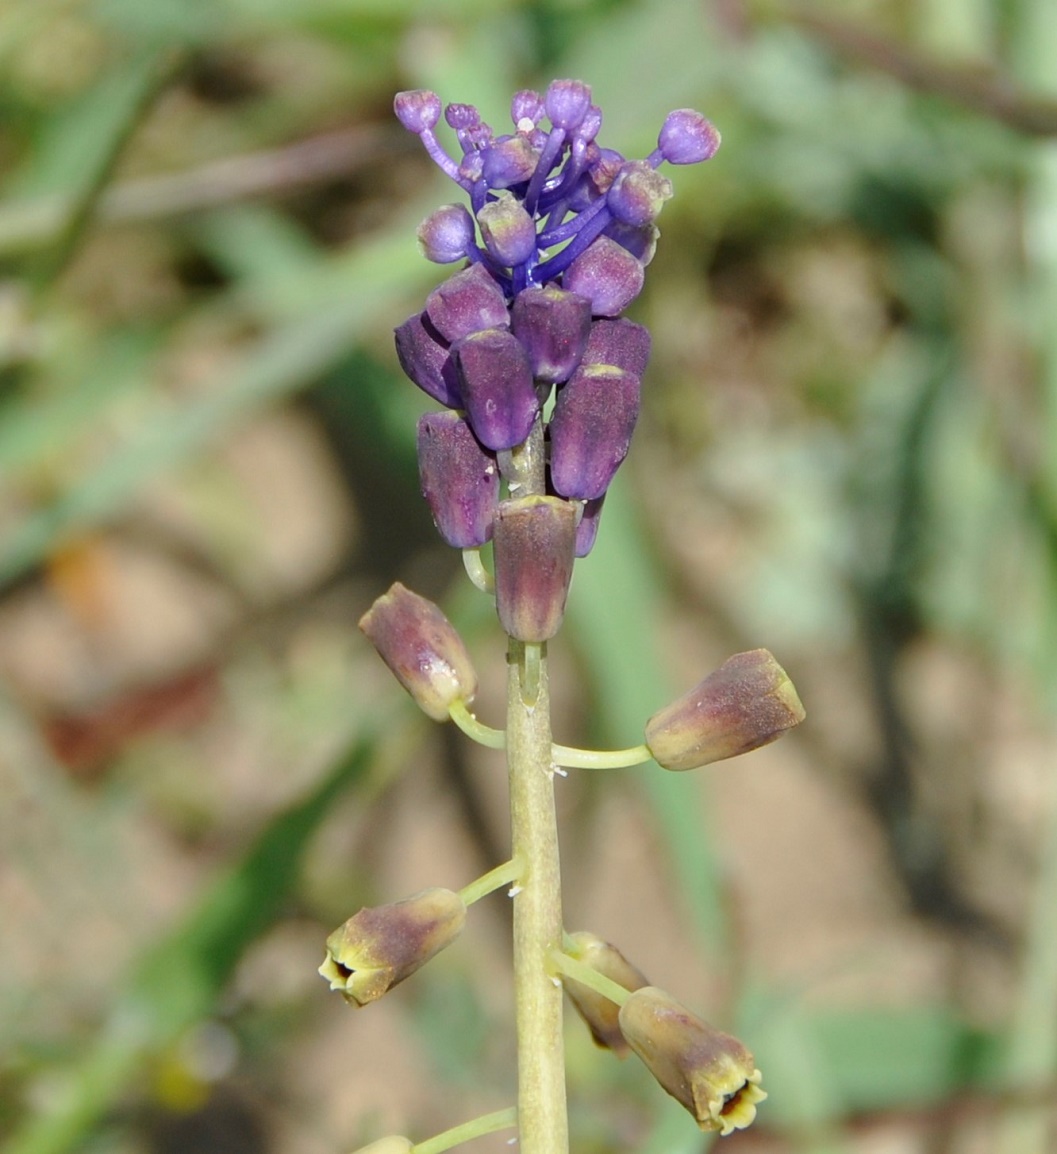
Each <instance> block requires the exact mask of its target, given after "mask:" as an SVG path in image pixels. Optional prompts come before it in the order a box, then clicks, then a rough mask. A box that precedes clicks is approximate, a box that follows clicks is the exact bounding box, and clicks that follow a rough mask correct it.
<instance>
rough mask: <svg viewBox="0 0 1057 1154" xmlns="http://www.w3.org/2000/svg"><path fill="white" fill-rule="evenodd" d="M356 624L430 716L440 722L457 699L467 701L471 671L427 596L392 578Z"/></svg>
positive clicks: (473, 684) (473, 687)
mask: <svg viewBox="0 0 1057 1154" xmlns="http://www.w3.org/2000/svg"><path fill="white" fill-rule="evenodd" d="M360 629H361V630H362V631H363V633H364V634H365V636H366V637H367V640H368V641H370V643H371V644H372V645H373V646H374V647H375V649H377V650H378V653H379V655H380V656H381V658H382V660H383V661H384V662H385V663H386V665H388V666H389V668H390V669H391V670H392V672H393V674H394V676H395V677H396V679H397V681H399V682H400V684H401V685H402V686H403V687H404V688H405V689H406V690H407V691H408V693H410V694H411V696H412V697H413V698H414V699H415V702H416V704H417V705H418V707H419V708H420V709H421V710H422V711H423V712H424V713H425V714H427V716H429V717H432V718H433V720H434V721H445V720H446V719H447V717H448V711H449V710H450V709H451V707H452V706H453V705H454V704H455V703H456V702H457V701H462V702H465V703H466V704H469V703H470V702H471V701H473V699H474V695H475V694H476V692H477V674H476V673H475V672H474V668H473V663H472V662H471V661H470V655H469V653H467V652H466V646H465V645H464V644H463V642H462V638H461V637H460V636H459V634H458V633H457V632H456V631H455V626H454V625H452V623H451V622H450V621H449V620H448V619H447V617H445V616H444V614H443V613H442V612H441V610H440V608H439V607H438V606H436V605H434V604H433V602H432V601H428V600H427V599H426V598H425V597H420V596H419V595H418V594H417V593H412V592H411V590H410V589H407V588H405V587H404V586H403V585H401V584H400V582H399V581H397V582H395V583H394V584H393V585H392V586H391V587H390V589H389V591H388V592H387V593H383V594H382V596H381V597H379V598H378V599H377V600H376V601H375V603H374V604H373V605H372V606H371V607H370V609H368V610H367V612H366V613H365V614H364V615H363V616H362V617H361V618H360Z"/></svg>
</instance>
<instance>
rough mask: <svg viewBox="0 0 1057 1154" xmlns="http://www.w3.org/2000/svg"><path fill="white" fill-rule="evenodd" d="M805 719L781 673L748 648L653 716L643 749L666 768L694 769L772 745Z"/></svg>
mask: <svg viewBox="0 0 1057 1154" xmlns="http://www.w3.org/2000/svg"><path fill="white" fill-rule="evenodd" d="M804 716H805V714H804V707H803V705H801V703H800V698H799V697H798V696H797V692H796V689H795V688H794V687H793V683H792V682H791V681H790V680H789V677H788V676H787V674H786V672H785V670H784V669H783V668H782V667H781V666H780V665H779V664H778V662H777V661H775V659H774V658H773V657H772V656H771V654H770V653H768V652H767V650H766V649H752V650H750V651H749V652H748V653H736V654H735V655H734V656H733V657H729V658H728V659H727V660H726V661H724V662H723V664H722V665H721V666H720V667H719V668H718V669H717V670H716V671H715V673H710V674H709V675H708V676H707V677H706V678H705V679H704V681H702V682H701V683H700V684H699V685H697V686H695V687H694V688H693V689H691V690H690V692H689V693H687V694H685V695H684V696H683V697H680V698H679V700H678V701H674V702H672V704H671V705H668V706H666V707H665V708H664V709H662V710H660V711H659V712H658V713H655V714H654V715H653V717H651V718H650V720H649V721H648V722H647V723H646V745H647V746H648V747H649V751H650V753H652V754H653V758H654V760H655V761H656V762H657V764H658V765H660V766H663V767H664V768H665V769H677V770H678V769H696V768H697V767H698V766H700V765H708V764H710V763H711V762H713V761H722V760H723V758H725V757H736V756H737V755H738V754H739V753H748V752H749V750H751V749H758V748H759V747H760V746H761V745H767V744H768V743H770V742H772V741H776V740H777V739H778V738H779V737H781V736H782V734H783V733H784V732H785V731H786V730H787V729H791V728H792V727H793V726H794V725H799V723H800V722H801V721H803V720H804Z"/></svg>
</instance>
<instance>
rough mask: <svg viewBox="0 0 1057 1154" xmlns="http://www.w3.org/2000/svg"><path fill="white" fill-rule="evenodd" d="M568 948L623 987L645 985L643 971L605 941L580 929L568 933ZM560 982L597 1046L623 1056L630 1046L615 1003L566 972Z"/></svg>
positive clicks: (584, 961)
mask: <svg viewBox="0 0 1057 1154" xmlns="http://www.w3.org/2000/svg"><path fill="white" fill-rule="evenodd" d="M569 938H570V941H571V943H572V948H571V949H570V950H569V953H570V954H572V956H573V957H574V958H577V959H578V960H579V961H581V962H583V963H584V964H585V965H588V966H590V967H591V969H592V970H597V971H598V973H600V974H601V975H602V976H603V977H606V978H609V979H610V981H613V982H616V983H617V985H618V986H623V987H624V989H625V990H638V989H640V988H641V987H642V986H648V985H649V984H650V983H649V980H648V979H647V978H646V976H645V974H643V973H642V972H641V970H638V969H636V968H635V966H633V965H632V964H631V963H630V962H629V961H628V960H627V958H625V957H624V955H623V954H622V953H621V952H620V950H618V949H617V948H616V946H611V945H610V944H609V942H604V941H603V940H602V939H601V938H598V937H595V935H594V934H589V933H585V932H583V931H581V932H580V933H576V934H570V935H569ZM562 985H563V986H564V987H565V992H566V993H567V994H568V995H569V999H570V1000H571V1001H572V1004H573V1005H574V1006H575V1007H576V1009H577V1012H578V1013H579V1015H580V1017H581V1018H583V1020H584V1021H585V1022H586V1023H587V1027H588V1029H589V1030H590V1031H591V1037H593V1038H594V1040H595V1041H596V1042H597V1043H598V1045H599V1046H602V1047H604V1048H605V1049H607V1050H612V1051H613V1053H615V1054H616V1056H617V1057H618V1058H626V1057H627V1056H628V1050H629V1049H630V1047H629V1046H628V1043H627V1042H626V1041H625V1040H624V1035H623V1034H622V1033H621V1032H620V1026H619V1024H618V1022H617V1014H618V1012H619V1009H620V1008H619V1006H617V1005H616V1003H615V1002H611V1001H610V1000H609V999H608V998H607V997H605V996H604V995H602V994H599V993H598V992H597V991H595V990H592V989H591V987H590V986H585V985H584V984H583V982H578V981H577V980H576V979H575V978H570V977H569V976H568V975H565V976H563V977H562Z"/></svg>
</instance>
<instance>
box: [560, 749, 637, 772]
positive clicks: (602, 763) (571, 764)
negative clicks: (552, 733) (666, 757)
mask: <svg viewBox="0 0 1057 1154" xmlns="http://www.w3.org/2000/svg"><path fill="white" fill-rule="evenodd" d="M652 756H653V754H652V753H650V751H649V750H648V749H647V748H646V746H645V745H633V746H631V747H630V748H629V749H577V748H576V747H575V746H570V745H553V746H551V757H552V759H553V760H554V763H555V764H556V765H564V766H567V767H568V768H569V769H625V768H626V767H627V766H629V765H641V764H642V763H643V762H644V761H649V760H650V758H651V757H652Z"/></svg>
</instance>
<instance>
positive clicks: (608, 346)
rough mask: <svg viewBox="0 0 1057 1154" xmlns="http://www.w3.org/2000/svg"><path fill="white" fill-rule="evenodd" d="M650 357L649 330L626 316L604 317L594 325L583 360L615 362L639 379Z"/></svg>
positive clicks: (612, 363)
mask: <svg viewBox="0 0 1057 1154" xmlns="http://www.w3.org/2000/svg"><path fill="white" fill-rule="evenodd" d="M649 359H650V330H649V329H648V328H646V326H645V325H640V324H636V323H635V322H634V321H629V320H628V319H627V318H626V317H617V318H615V319H611V318H609V317H602V318H600V319H599V320H596V321H595V322H594V324H592V325H591V333H590V335H589V336H588V338H587V348H586V349H584V355H583V359H582V360H581V362H580V363H581V364H584V365H616V366H617V368H618V369H623V370H624V371H625V372H628V373H631V374H632V375H633V376H636V377H638V378H639V379H640V380H641V378H642V375H643V374H644V373H645V372H646V365H647V363H648V362H649Z"/></svg>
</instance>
